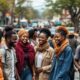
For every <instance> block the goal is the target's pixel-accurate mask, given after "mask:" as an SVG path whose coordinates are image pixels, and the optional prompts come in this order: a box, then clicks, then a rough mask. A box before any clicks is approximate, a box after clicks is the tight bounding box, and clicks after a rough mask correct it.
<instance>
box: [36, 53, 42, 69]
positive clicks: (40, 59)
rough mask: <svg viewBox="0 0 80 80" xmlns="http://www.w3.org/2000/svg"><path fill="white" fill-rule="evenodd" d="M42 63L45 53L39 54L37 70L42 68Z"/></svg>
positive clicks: (37, 56)
mask: <svg viewBox="0 0 80 80" xmlns="http://www.w3.org/2000/svg"><path fill="white" fill-rule="evenodd" d="M42 61H43V53H40V52H39V53H38V54H37V55H36V67H37V68H40V67H41V65H42Z"/></svg>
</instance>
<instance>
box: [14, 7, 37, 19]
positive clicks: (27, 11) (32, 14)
mask: <svg viewBox="0 0 80 80" xmlns="http://www.w3.org/2000/svg"><path fill="white" fill-rule="evenodd" d="M15 15H16V16H25V17H26V18H27V19H32V18H36V17H38V12H37V11H36V10H35V9H33V8H26V7H20V6H19V7H16V9H15Z"/></svg>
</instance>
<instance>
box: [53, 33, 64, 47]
mask: <svg viewBox="0 0 80 80" xmlns="http://www.w3.org/2000/svg"><path fill="white" fill-rule="evenodd" d="M54 39H55V42H56V44H57V45H59V46H60V45H61V44H62V41H63V36H62V35H61V34H60V33H56V34H55V36H54Z"/></svg>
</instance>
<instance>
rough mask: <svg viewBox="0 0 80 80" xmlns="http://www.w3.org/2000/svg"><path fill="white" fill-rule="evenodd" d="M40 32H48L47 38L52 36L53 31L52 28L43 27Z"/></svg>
mask: <svg viewBox="0 0 80 80" xmlns="http://www.w3.org/2000/svg"><path fill="white" fill-rule="evenodd" d="M40 33H44V34H46V37H47V38H49V37H50V36H51V32H50V30H49V29H47V28H43V29H41V30H40Z"/></svg>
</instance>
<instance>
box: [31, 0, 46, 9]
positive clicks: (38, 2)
mask: <svg viewBox="0 0 80 80" xmlns="http://www.w3.org/2000/svg"><path fill="white" fill-rule="evenodd" d="M32 1H33V3H32V5H33V7H34V8H35V9H37V10H43V9H44V8H45V3H46V2H45V0H32Z"/></svg>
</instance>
